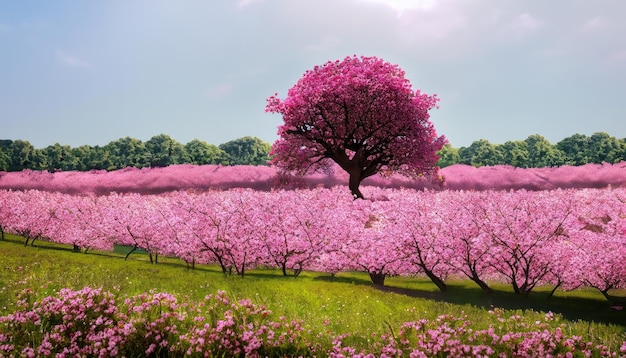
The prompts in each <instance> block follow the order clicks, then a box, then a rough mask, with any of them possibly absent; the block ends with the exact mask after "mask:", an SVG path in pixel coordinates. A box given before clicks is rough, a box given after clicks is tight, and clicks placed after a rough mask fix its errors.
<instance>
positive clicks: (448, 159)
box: [437, 143, 461, 168]
mask: <svg viewBox="0 0 626 358" xmlns="http://www.w3.org/2000/svg"><path fill="white" fill-rule="evenodd" d="M437 155H438V156H439V161H438V162H437V165H438V166H439V167H440V168H445V167H447V166H450V165H452V164H456V163H459V160H460V158H461V157H460V156H459V150H458V149H457V148H454V147H452V145H451V144H450V143H446V144H444V146H443V147H442V148H441V150H440V151H439V152H437Z"/></svg>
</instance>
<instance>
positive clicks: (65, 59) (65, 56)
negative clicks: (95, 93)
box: [55, 50, 91, 68]
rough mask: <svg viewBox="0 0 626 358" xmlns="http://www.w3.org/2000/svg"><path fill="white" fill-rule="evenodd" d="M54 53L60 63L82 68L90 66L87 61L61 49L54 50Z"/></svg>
mask: <svg viewBox="0 0 626 358" xmlns="http://www.w3.org/2000/svg"><path fill="white" fill-rule="evenodd" d="M55 55H56V58H57V60H59V61H60V62H61V63H63V64H65V65H68V66H72V67H84V68H87V67H91V65H90V64H89V63H88V62H87V61H85V60H83V59H81V58H78V57H76V56H74V55H72V54H69V53H67V52H65V51H63V50H56V53H55Z"/></svg>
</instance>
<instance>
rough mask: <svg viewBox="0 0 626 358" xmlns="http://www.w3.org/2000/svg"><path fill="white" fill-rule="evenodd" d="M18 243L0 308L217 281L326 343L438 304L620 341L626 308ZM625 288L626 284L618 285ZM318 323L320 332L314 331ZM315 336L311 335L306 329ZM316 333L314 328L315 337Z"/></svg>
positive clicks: (357, 338)
mask: <svg viewBox="0 0 626 358" xmlns="http://www.w3.org/2000/svg"><path fill="white" fill-rule="evenodd" d="M34 245H35V246H30V245H29V246H24V240H23V239H22V238H20V237H17V236H13V235H10V234H5V240H4V241H0V262H1V265H2V271H0V315H2V316H4V315H7V314H9V313H11V312H13V311H15V310H16V308H17V307H16V303H17V299H16V297H17V295H18V293H19V292H21V291H22V290H24V289H26V288H30V289H32V290H33V291H34V295H35V298H43V297H45V296H49V295H52V294H54V293H55V292H57V291H58V290H60V289H61V288H66V287H67V288H72V289H81V288H83V287H85V286H90V287H101V288H103V289H105V290H107V291H111V292H114V293H115V294H116V295H118V296H120V297H125V296H132V295H136V294H139V293H142V292H147V291H150V290H154V291H157V292H168V293H171V294H174V295H175V296H176V297H178V298H180V299H181V300H182V299H189V300H202V299H203V298H204V297H205V296H206V295H208V294H215V293H216V292H217V291H218V290H223V291H226V292H227V294H228V295H229V296H230V297H231V298H233V299H244V298H248V299H251V300H252V302H253V303H255V304H259V305H265V306H266V307H267V308H268V309H270V310H271V311H272V312H273V314H274V315H276V316H285V317H286V318H287V319H289V320H301V321H302V322H303V326H304V327H305V328H307V330H309V331H307V332H308V333H307V334H310V336H311V339H318V340H319V339H321V340H322V341H323V342H319V343H320V344H321V345H323V346H331V345H332V337H336V336H338V335H342V334H349V335H350V336H349V337H348V338H346V339H345V341H346V342H349V343H350V344H353V345H354V346H358V347H364V348H367V347H368V342H369V337H372V335H373V334H378V335H380V334H382V333H384V332H386V331H388V330H389V329H390V328H391V329H396V328H397V327H399V326H400V325H401V324H402V322H406V321H412V320H418V319H421V318H426V319H436V317H438V316H439V315H442V314H452V315H456V316H459V315H461V314H462V313H464V314H466V315H467V319H468V320H470V321H471V322H472V327H473V328H475V329H485V328H487V327H488V326H489V324H497V321H496V318H494V317H493V315H490V314H488V313H487V311H488V310H490V309H493V308H494V307H498V308H504V309H505V310H506V313H507V314H520V315H523V316H524V319H525V320H528V321H529V322H534V321H537V320H541V319H542V318H543V317H544V315H545V312H548V311H552V312H554V313H556V314H557V316H558V319H557V320H556V321H555V324H565V327H566V328H565V329H564V333H566V334H570V335H581V336H583V337H585V338H586V339H588V340H590V341H594V342H601V343H603V344H605V345H607V346H609V347H611V348H612V349H616V350H618V351H619V347H620V345H621V344H622V342H623V341H625V340H626V311H623V310H622V311H619V310H614V309H611V308H610V307H609V303H608V302H607V301H606V300H605V299H604V297H602V295H601V294H600V293H598V292H596V291H594V290H591V289H584V290H576V291H572V292H561V291H559V292H557V293H556V294H555V295H554V296H553V297H551V298H549V299H548V298H547V296H548V294H549V292H550V289H551V287H545V288H539V289H537V291H536V292H533V293H531V294H530V296H529V297H520V296H518V295H515V294H513V293H512V290H511V289H509V288H508V287H506V286H494V289H495V294H494V295H491V296H490V295H485V294H484V293H482V291H480V289H479V288H478V287H477V286H476V285H475V284H474V283H472V282H471V281H467V280H451V281H448V283H449V290H448V292H446V293H440V292H438V291H437V288H436V286H435V285H434V284H432V283H431V282H430V281H428V280H427V279H426V278H422V277H391V278H388V279H387V281H386V286H385V287H382V288H381V287H375V286H373V285H372V284H371V283H370V280H369V277H368V276H367V274H364V273H357V272H350V273H339V274H337V275H335V276H331V275H328V274H324V273H316V272H303V273H302V274H301V275H300V276H298V277H293V276H288V277H284V276H282V273H281V272H280V271H279V270H262V269H256V270H251V271H249V273H248V274H247V275H246V277H244V278H241V277H238V276H236V275H225V274H223V273H222V272H221V270H220V268H219V267H218V266H211V265H196V268H195V269H188V268H187V266H186V265H185V263H184V262H182V261H180V260H178V259H169V258H161V257H160V258H159V263H158V264H150V262H149V260H148V258H147V255H145V254H142V253H133V254H132V255H131V256H130V257H129V259H128V260H124V256H125V255H124V253H122V252H118V253H109V252H107V253H103V252H96V251H93V252H88V253H77V252H73V251H72V248H71V247H67V246H62V245H56V244H51V243H47V242H44V241H36V242H35V244H34ZM619 294H620V295H622V294H623V295H626V292H620V293H619ZM320 332H322V333H324V334H323V335H321V336H320V335H319V333H320ZM314 337H317V338H314ZM320 337H321V338H320Z"/></svg>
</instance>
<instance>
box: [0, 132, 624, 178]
mask: <svg viewBox="0 0 626 358" xmlns="http://www.w3.org/2000/svg"><path fill="white" fill-rule="evenodd" d="M270 148H271V145H270V143H267V142H264V141H263V140H261V139H259V138H256V137H242V138H239V139H235V140H232V141H229V142H226V143H223V144H220V145H219V146H216V145H213V144H209V143H206V142H204V141H201V140H198V139H194V140H192V141H190V142H188V143H186V144H182V143H180V142H178V141H176V140H175V139H172V138H171V137H170V136H168V135H166V134H159V135H156V136H154V137H152V138H150V139H149V140H147V141H145V142H143V141H141V140H139V139H135V138H131V137H124V138H120V139H118V140H115V141H112V142H110V143H108V144H106V145H104V146H90V145H83V146H80V147H70V146H69V145H61V144H58V143H56V144H54V145H49V146H47V147H45V148H35V147H34V146H33V145H32V144H30V143H29V142H28V141H26V140H0V171H5V172H10V171H21V170H24V169H31V170H47V171H50V172H52V171H59V170H62V171H69V170H76V171H88V170H92V169H98V170H103V169H104V170H109V171H111V170H116V169H122V168H126V167H135V168H144V167H166V166H169V165H172V164H196V165H202V164H219V165H263V164H265V163H266V161H267V160H268V154H269V151H270ZM439 154H440V156H441V159H440V160H439V162H438V164H439V166H440V167H442V168H443V167H447V166H450V165H452V164H468V165H472V166H475V167H481V166H491V165H510V166H513V167H517V168H542V167H556V166H562V165H574V166H578V165H584V164H588V163H598V164H599V163H603V162H604V163H611V164H613V163H618V162H621V161H623V160H626V138H622V139H618V138H615V137H613V136H611V135H609V134H607V133H604V132H597V133H594V134H593V135H591V136H587V135H584V134H574V135H572V136H570V137H567V138H565V139H563V140H561V141H559V142H558V143H556V144H552V143H550V141H548V140H547V139H546V138H544V137H543V136H541V135H539V134H534V135H531V136H529V137H528V138H526V139H524V140H516V141H507V142H505V143H503V144H493V143H490V142H489V141H487V140H485V139H480V140H477V141H474V142H473V143H472V144H471V145H470V146H469V147H460V148H455V147H453V146H452V145H451V144H447V145H445V146H444V148H443V149H442V150H441V151H440V152H439Z"/></svg>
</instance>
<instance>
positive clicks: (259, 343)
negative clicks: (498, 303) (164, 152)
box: [0, 287, 626, 358]
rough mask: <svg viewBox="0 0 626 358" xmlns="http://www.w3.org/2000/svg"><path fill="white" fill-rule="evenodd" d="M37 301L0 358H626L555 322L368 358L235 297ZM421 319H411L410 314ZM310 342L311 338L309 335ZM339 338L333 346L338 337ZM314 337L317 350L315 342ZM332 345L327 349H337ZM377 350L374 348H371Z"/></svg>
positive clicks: (427, 335)
mask: <svg viewBox="0 0 626 358" xmlns="http://www.w3.org/2000/svg"><path fill="white" fill-rule="evenodd" d="M31 301H32V291H30V289H28V290H26V291H24V292H22V293H21V294H20V297H19V302H18V303H19V307H18V309H17V311H16V312H13V313H10V314H8V315H6V316H2V317H0V356H5V355H6V356H24V357H73V356H93V357H96V356H97V357H116V356H169V355H171V356H196V357H201V356H242V357H243V356H246V357H264V356H329V357H335V358H339V357H372V358H373V357H429V356H439V355H442V356H446V357H469V356H482V357H501V356H513V357H538V356H553V357H571V356H574V355H577V356H578V355H580V356H598V357H616V356H617V355H618V354H620V355H622V356H623V355H626V341H625V342H623V343H622V345H621V347H620V348H618V349H619V352H618V351H615V350H613V351H612V350H611V348H609V347H607V346H605V345H603V344H602V343H600V342H593V341H589V340H588V339H584V338H583V337H581V336H570V335H567V334H566V327H565V325H563V324H561V325H558V324H557V322H555V321H556V319H557V317H555V315H554V314H552V313H547V314H546V315H545V318H544V320H543V321H536V322H534V323H527V322H525V320H524V319H523V318H522V317H521V316H519V315H513V316H509V317H507V316H505V315H504V311H503V310H500V309H495V310H492V311H489V313H490V314H491V315H492V316H493V321H494V323H492V324H490V325H489V326H488V327H487V328H485V329H479V328H476V327H472V322H470V321H468V320H467V317H466V316H463V315H461V316H460V317H455V316H452V315H442V316H440V317H438V318H437V319H436V320H427V319H420V318H419V317H415V320H414V321H408V322H405V323H403V324H402V325H401V327H399V329H397V331H396V332H395V333H394V331H393V330H392V331H389V332H387V333H384V334H382V335H378V334H374V335H372V336H371V338H372V340H373V342H371V345H370V347H369V348H368V350H367V351H365V350H363V349H360V348H355V347H351V346H346V345H344V344H343V341H344V340H345V338H346V335H341V336H336V337H332V335H333V333H331V332H328V333H324V332H319V333H317V335H314V333H315V332H311V330H307V329H306V328H305V327H304V326H303V325H302V323H301V322H298V321H290V320H288V319H286V318H285V317H279V318H278V319H273V314H272V312H271V311H270V310H268V309H267V308H265V307H263V306H260V305H257V304H254V303H253V302H252V301H251V300H248V299H243V300H239V301H237V302H233V301H231V300H230V299H229V297H228V296H227V295H226V293H225V292H223V291H220V292H218V293H217V294H215V295H208V296H207V297H206V298H205V299H204V300H203V301H200V302H179V301H178V300H177V298H176V297H175V296H173V295H171V294H169V293H163V292H149V293H142V294H139V295H136V296H131V297H128V298H126V299H121V298H118V297H117V296H116V295H115V294H113V293H111V292H106V291H103V290H102V289H94V288H90V287H85V288H83V289H81V290H78V291H74V290H70V289H62V290H60V291H59V292H58V293H57V294H55V295H52V296H48V297H45V298H43V299H41V300H39V301H35V302H31ZM407 314H408V315H409V316H413V314H412V313H411V312H408V313H407ZM305 333H308V335H306V334H305ZM329 335H331V336H329ZM306 337H314V339H316V341H315V342H313V341H310V338H306ZM331 340H332V345H331V347H330V348H328V347H327V346H328V345H326V346H325V345H324V344H323V341H331ZM368 340H369V339H368Z"/></svg>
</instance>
